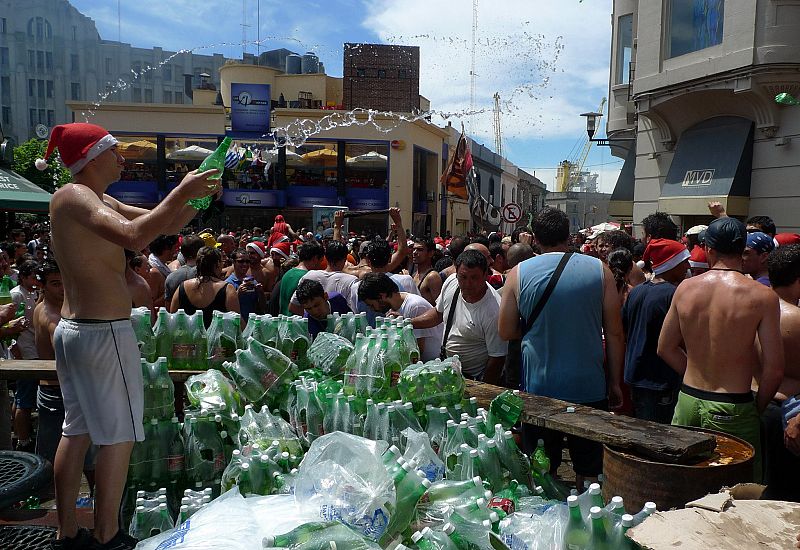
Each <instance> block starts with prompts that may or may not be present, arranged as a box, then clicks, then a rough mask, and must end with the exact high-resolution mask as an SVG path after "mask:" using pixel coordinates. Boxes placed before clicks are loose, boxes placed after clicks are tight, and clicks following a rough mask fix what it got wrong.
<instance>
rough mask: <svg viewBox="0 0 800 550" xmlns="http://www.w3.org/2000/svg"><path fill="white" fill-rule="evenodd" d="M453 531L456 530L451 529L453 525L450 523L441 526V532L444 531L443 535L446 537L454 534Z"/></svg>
mask: <svg viewBox="0 0 800 550" xmlns="http://www.w3.org/2000/svg"><path fill="white" fill-rule="evenodd" d="M455 530H456V528H455V527H453V524H452V523H445V524H444V525H443V526H442V531H444V533H445V534H446V535H452V534H453V533H454V532H455Z"/></svg>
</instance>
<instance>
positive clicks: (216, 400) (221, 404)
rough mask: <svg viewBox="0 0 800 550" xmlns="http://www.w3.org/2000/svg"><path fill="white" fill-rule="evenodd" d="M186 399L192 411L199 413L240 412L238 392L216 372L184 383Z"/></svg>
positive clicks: (240, 404) (198, 375) (211, 371)
mask: <svg viewBox="0 0 800 550" xmlns="http://www.w3.org/2000/svg"><path fill="white" fill-rule="evenodd" d="M185 386H186V397H187V398H188V399H189V405H191V407H192V408H193V409H199V410H200V411H201V412H220V411H229V412H235V413H241V412H242V402H241V397H240V396H239V392H238V391H236V389H235V388H234V387H233V384H231V382H230V380H228V379H227V378H225V376H224V375H223V374H222V373H221V372H219V371H218V370H214V369H211V370H208V371H206V372H204V373H203V374H196V375H194V376H190V377H189V378H188V379H187V380H186V382H185Z"/></svg>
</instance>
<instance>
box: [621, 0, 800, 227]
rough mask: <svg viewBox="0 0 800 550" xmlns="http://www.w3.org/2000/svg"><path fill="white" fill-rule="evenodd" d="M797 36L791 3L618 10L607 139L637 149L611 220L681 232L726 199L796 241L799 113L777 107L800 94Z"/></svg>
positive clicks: (732, 209) (712, 0) (627, 4)
mask: <svg viewBox="0 0 800 550" xmlns="http://www.w3.org/2000/svg"><path fill="white" fill-rule="evenodd" d="M798 31H800V10H798V9H797V5H796V2H793V1H789V0H694V1H691V2H688V1H686V0H648V1H647V2H644V1H641V2H640V1H638V0H614V9H613V36H612V52H611V82H610V94H609V98H610V102H609V111H608V121H607V133H608V137H609V138H610V139H611V140H612V142H613V140H614V139H615V138H624V137H627V138H634V141H633V142H621V141H618V142H615V147H613V148H612V152H613V153H614V154H615V155H617V156H619V157H621V158H625V159H626V165H628V168H629V169H628V170H625V169H624V168H623V170H622V174H621V176H620V180H619V181H618V182H617V186H616V188H615V190H614V197H613V199H614V201H613V207H612V215H616V216H617V217H619V218H622V219H624V218H625V216H626V215H627V216H630V217H631V218H632V220H633V222H634V224H639V223H641V220H642V218H644V217H645V216H646V215H648V214H650V213H652V212H654V211H656V210H661V211H665V212H668V213H670V214H671V215H673V217H674V218H675V219H676V221H678V222H679V224H680V225H681V227H682V228H683V230H686V229H687V228H688V227H691V226H692V225H696V224H698V223H707V222H708V221H709V219H710V216H709V213H708V209H707V206H706V205H707V203H708V202H709V201H719V202H721V203H722V204H723V205H725V207H726V208H727V211H728V213H729V214H731V215H735V216H738V217H741V218H744V217H748V216H754V215H769V216H771V217H772V218H773V219H774V220H775V222H776V224H777V226H778V228H779V230H780V231H792V232H797V231H799V230H800V218H798V216H797V212H798V209H799V208H800V191H798V187H797V185H796V182H795V180H796V179H797V178H798V176H800V159H799V158H798V156H797V154H796V153H795V152H793V150H792V149H793V146H794V147H795V148H796V147H798V146H800V144H798V143H797V142H798V140H800V111H798V110H797V109H795V108H793V107H789V106H783V105H780V104H777V103H776V101H775V96H776V94H779V93H783V92H788V93H790V94H792V95H797V94H798V93H800V71H798V69H800V32H798ZM626 174H627V175H626ZM635 228H636V230H637V232H639V233H640V228H639V227H638V225H637V226H635Z"/></svg>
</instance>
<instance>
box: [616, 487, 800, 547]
mask: <svg viewBox="0 0 800 550" xmlns="http://www.w3.org/2000/svg"><path fill="white" fill-rule="evenodd" d="M759 487H761V486H753V484H749V485H748V486H736V487H734V488H732V489H730V490H728V491H725V492H723V493H720V494H719V495H709V496H708V497H704V498H702V499H699V500H698V501H695V503H700V505H701V506H702V507H698V506H695V507H692V508H685V509H682V510H672V511H669V512H657V513H655V514H653V515H652V516H650V517H649V518H647V519H646V520H645V521H644V522H642V523H641V524H640V525H638V526H636V527H634V528H633V529H631V530H629V531H628V533H627V534H628V536H629V537H630V538H631V539H633V540H634V541H636V543H637V544H639V545H640V546H641V547H642V548H646V549H649V550H675V548H680V549H681V550H695V549H697V550H701V549H702V550H705V549H708V548H714V549H716V550H744V549H749V548H758V549H759V550H766V549H773V548H774V549H775V550H784V549H787V548H793V547H794V542H795V537H796V536H797V534H798V533H800V504H798V503H794V502H781V501H776V500H744V499H742V500H738V499H736V498H735V496H734V495H736V494H740V495H744V496H746V495H748V494H758V495H760V494H761V492H760V491H759V490H758V488H759ZM761 491H763V487H761ZM687 506H688V505H687ZM714 507H716V510H714ZM708 508H712V509H708ZM718 510H722V511H718Z"/></svg>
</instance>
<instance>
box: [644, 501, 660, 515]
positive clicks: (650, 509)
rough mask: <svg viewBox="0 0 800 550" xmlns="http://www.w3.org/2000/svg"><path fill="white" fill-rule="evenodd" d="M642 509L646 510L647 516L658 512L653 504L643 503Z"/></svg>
mask: <svg viewBox="0 0 800 550" xmlns="http://www.w3.org/2000/svg"><path fill="white" fill-rule="evenodd" d="M644 509H645V510H647V513H648V514H652V513H653V512H656V511H657V510H658V509H657V508H656V503H655V502H645V503H644Z"/></svg>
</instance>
